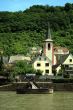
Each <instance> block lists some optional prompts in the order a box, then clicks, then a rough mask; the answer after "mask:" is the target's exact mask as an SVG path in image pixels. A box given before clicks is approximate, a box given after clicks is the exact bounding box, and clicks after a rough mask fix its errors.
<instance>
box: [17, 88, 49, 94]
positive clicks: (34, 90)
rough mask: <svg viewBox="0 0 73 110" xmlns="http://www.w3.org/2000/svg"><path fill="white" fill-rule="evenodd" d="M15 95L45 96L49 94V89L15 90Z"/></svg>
mask: <svg viewBox="0 0 73 110" xmlns="http://www.w3.org/2000/svg"><path fill="white" fill-rule="evenodd" d="M16 93H17V94H43V93H44V94H46V93H49V89H46V88H45V89H17V90H16Z"/></svg>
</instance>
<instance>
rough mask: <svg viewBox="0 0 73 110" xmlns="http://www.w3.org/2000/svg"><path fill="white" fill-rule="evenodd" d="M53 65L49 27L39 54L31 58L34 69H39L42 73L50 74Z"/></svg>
mask: <svg viewBox="0 0 73 110" xmlns="http://www.w3.org/2000/svg"><path fill="white" fill-rule="evenodd" d="M52 65H53V40H52V39H51V33H50V28H48V34H47V39H46V40H44V41H43V48H42V52H41V54H40V55H38V56H36V57H35V59H33V67H34V69H36V70H41V71H42V74H43V75H45V74H47V75H53V74H52Z"/></svg>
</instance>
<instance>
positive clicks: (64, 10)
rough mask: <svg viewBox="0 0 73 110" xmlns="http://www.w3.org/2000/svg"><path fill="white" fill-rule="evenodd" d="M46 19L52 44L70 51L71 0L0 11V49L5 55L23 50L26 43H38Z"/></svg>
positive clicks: (72, 40) (72, 32) (72, 27)
mask: <svg viewBox="0 0 73 110" xmlns="http://www.w3.org/2000/svg"><path fill="white" fill-rule="evenodd" d="M48 21H49V22H50V27H51V33H52V38H53V40H54V44H56V45H60V46H65V47H67V48H69V49H70V52H72V53H73V44H72V43H73V4H70V3H67V4H65V6H64V7H61V6H56V7H53V6H48V5H46V6H41V5H40V6H39V5H36V6H32V7H30V8H29V9H27V10H25V11H23V12H22V11H19V12H0V49H1V50H3V51H4V54H5V55H12V54H24V55H26V54H27V53H28V52H29V51H30V47H33V46H42V41H43V40H44V39H45V38H46V30H47V22H48Z"/></svg>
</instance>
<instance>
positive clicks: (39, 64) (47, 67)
mask: <svg viewBox="0 0 73 110" xmlns="http://www.w3.org/2000/svg"><path fill="white" fill-rule="evenodd" d="M33 66H34V69H35V70H41V71H42V75H45V74H47V75H52V63H51V62H50V61H49V60H48V58H46V57H41V59H40V60H39V57H38V58H37V59H36V60H35V61H34V63H33Z"/></svg>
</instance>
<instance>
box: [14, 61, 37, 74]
mask: <svg viewBox="0 0 73 110" xmlns="http://www.w3.org/2000/svg"><path fill="white" fill-rule="evenodd" d="M12 73H13V76H16V75H25V74H34V73H36V71H35V70H34V69H33V67H32V65H31V64H29V63H28V62H26V61H17V62H16V64H15V65H14V67H13V72H12Z"/></svg>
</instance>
